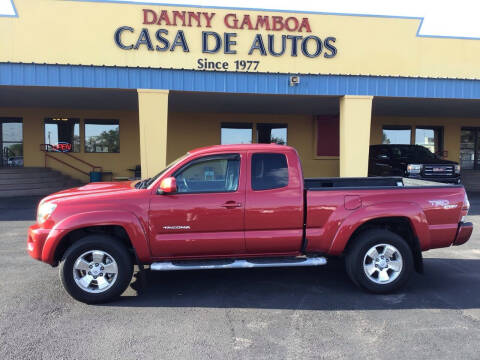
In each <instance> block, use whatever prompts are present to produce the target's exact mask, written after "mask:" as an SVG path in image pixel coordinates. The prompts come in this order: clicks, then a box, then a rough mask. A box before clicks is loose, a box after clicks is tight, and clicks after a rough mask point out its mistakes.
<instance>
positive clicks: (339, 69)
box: [0, 0, 480, 181]
mask: <svg viewBox="0 0 480 360" xmlns="http://www.w3.org/2000/svg"><path fill="white" fill-rule="evenodd" d="M14 5H15V9H16V10H15V15H14V16H1V17H0V32H1V33H2V37H0V123H1V126H2V137H1V138H0V142H1V145H2V149H3V157H2V166H24V167H42V166H47V167H51V168H54V169H56V170H58V171H61V172H63V173H66V174H69V175H71V176H73V177H76V178H78V179H79V180H82V181H88V174H89V172H90V171H91V170H92V168H94V167H99V168H101V169H102V172H103V179H104V180H107V179H110V178H112V179H123V178H127V177H132V176H133V175H134V171H133V169H135V168H136V167H137V169H138V166H139V165H141V175H142V177H150V176H153V175H154V174H155V173H157V172H159V171H160V170H162V169H163V168H164V167H165V166H166V164H168V163H169V162H171V161H173V160H174V159H176V158H177V157H179V156H181V155H182V154H184V153H185V152H187V151H188V150H189V149H192V148H196V147H201V146H206V145H213V144H221V143H224V144H227V143H230V144H231V143H250V142H262V143H270V142H277V143H282V144H288V145H291V146H293V147H295V148H296V149H297V150H298V152H299V154H300V156H301V158H302V162H303V167H304V172H305V175H306V176H309V177H319V176H366V175H367V171H368V153H369V146H370V145H371V144H381V143H391V144H394V143H401V144H418V145H423V146H426V147H427V148H429V149H430V150H432V151H433V152H435V153H437V154H439V155H440V156H442V157H444V158H446V159H449V160H454V161H457V162H459V163H460V164H461V166H462V172H463V173H464V174H465V177H468V178H470V179H475V174H476V171H477V170H480V141H479V140H480V139H479V137H480V66H478V64H479V61H478V59H479V58H480V39H478V40H477V39H465V38H446V37H434V36H428V37H427V36H421V35H419V32H418V29H419V26H420V25H421V22H422V19H421V18H405V17H382V16H360V15H344V14H327V13H302V12H298V13H294V12H285V11H272V10H268V11H267V10H261V9H231V8H205V7H192V6H191V7H184V6H173V5H159V4H149V3H148V1H147V2H144V3H130V2H123V3H122V2H111V1H108V2H107V1H101V0H96V1H93V0H90V1H88V0H86V1H56V0H39V1H35V2H32V1H28V0H14Z"/></svg>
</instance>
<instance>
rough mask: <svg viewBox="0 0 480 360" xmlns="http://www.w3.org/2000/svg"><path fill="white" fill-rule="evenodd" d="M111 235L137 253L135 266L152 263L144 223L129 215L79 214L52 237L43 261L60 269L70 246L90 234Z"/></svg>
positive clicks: (44, 247)
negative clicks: (58, 266)
mask: <svg viewBox="0 0 480 360" xmlns="http://www.w3.org/2000/svg"><path fill="white" fill-rule="evenodd" d="M93 233H100V234H108V235H109V236H112V237H114V238H115V239H117V240H118V241H121V242H122V243H123V244H124V245H125V246H127V248H128V249H131V250H133V252H132V253H133V254H134V256H135V258H134V262H135V263H137V264H139V263H147V262H148V261H150V258H151V257H150V249H149V244H148V238H147V234H146V232H145V230H144V226H143V225H142V223H141V222H140V220H139V219H138V218H137V217H136V216H135V215H134V214H132V213H129V212H126V211H94V212H88V213H79V214H75V215H73V216H71V217H68V218H66V219H64V220H63V221H61V222H59V223H58V224H57V225H56V226H55V227H54V228H53V229H52V230H51V231H50V233H49V235H48V237H47V240H46V242H45V244H44V246H43V249H42V260H43V261H44V262H47V263H49V264H52V265H54V266H55V265H57V264H58V262H59V261H60V260H61V259H62V256H63V254H64V253H65V251H66V250H67V249H68V247H69V246H71V245H72V244H74V243H75V242H77V241H81V239H82V238H84V237H85V236H87V235H89V234H93Z"/></svg>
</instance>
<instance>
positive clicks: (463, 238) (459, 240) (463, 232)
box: [453, 222, 473, 246]
mask: <svg viewBox="0 0 480 360" xmlns="http://www.w3.org/2000/svg"><path fill="white" fill-rule="evenodd" d="M472 231H473V224H472V223H471V222H466V223H462V222H461V223H460V224H459V225H458V230H457V235H456V236H455V240H454V241H453V245H455V246H458V245H462V244H465V243H466V242H467V241H468V239H470V236H471V235H472Z"/></svg>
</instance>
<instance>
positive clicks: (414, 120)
mask: <svg viewBox="0 0 480 360" xmlns="http://www.w3.org/2000/svg"><path fill="white" fill-rule="evenodd" d="M384 125H410V126H412V134H413V136H414V134H415V126H425V125H426V126H443V136H444V142H443V149H444V150H446V151H448V156H447V157H446V158H447V159H448V160H452V161H457V162H458V161H459V160H460V131H461V128H462V127H464V126H480V118H478V119H473V118H425V117H423V118H419V117H385V116H382V117H374V118H373V119H372V125H371V133H370V143H371V144H381V143H382V127H383V126H384Z"/></svg>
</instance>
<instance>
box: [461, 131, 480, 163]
mask: <svg viewBox="0 0 480 360" xmlns="http://www.w3.org/2000/svg"><path fill="white" fill-rule="evenodd" d="M460 165H461V167H462V170H480V128H462V134H461V138H460Z"/></svg>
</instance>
